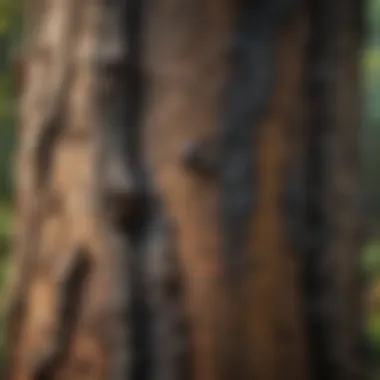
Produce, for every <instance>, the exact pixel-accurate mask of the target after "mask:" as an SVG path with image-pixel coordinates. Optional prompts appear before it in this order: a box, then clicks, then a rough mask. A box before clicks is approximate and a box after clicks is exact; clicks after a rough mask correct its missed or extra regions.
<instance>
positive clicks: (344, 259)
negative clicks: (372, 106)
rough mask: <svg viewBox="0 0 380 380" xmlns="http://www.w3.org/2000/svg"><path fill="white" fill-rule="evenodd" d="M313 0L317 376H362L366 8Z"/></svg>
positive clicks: (310, 116) (311, 278) (312, 311)
mask: <svg viewBox="0 0 380 380" xmlns="http://www.w3.org/2000/svg"><path fill="white" fill-rule="evenodd" d="M309 4H310V6H309V7H310V34H311V35H310V39H309V44H308V54H307V55H308V59H307V64H306V79H307V80H306V91H307V96H306V100H307V107H306V109H307V112H306V115H307V117H306V120H305V121H306V123H307V125H308V134H307V143H306V160H305V162H306V183H307V206H306V228H307V234H306V236H307V239H306V242H305V243H306V245H305V248H306V249H305V258H306V261H305V264H306V265H305V266H304V271H303V275H304V279H305V281H304V290H305V292H306V293H305V294H306V309H305V313H306V317H307V321H308V336H309V345H310V350H311V361H312V363H311V367H312V373H313V376H314V377H313V378H315V379H322V378H323V379H360V378H362V376H363V368H362V367H361V365H362V363H360V356H361V355H360V344H361V339H362V338H361V315H360V311H361V309H362V307H361V294H360V293H361V286H360V281H359V270H360V261H359V252H360V245H361V236H360V235H361V215H360V209H359V206H360V204H359V189H358V185H359V170H358V169H359V168H358V164H359V152H358V148H359V138H360V136H359V126H360V113H359V110H360V98H359V91H360V89H359V73H360V68H359V62H360V59H359V52H360V37H361V6H360V5H359V4H358V3H357V2H355V1H342V2H331V1H313V0H311V1H310V2H309Z"/></svg>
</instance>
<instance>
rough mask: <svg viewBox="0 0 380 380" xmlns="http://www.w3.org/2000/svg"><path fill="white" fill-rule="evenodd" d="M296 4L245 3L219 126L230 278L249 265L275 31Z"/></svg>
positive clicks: (286, 0)
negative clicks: (257, 157) (256, 158)
mask: <svg viewBox="0 0 380 380" xmlns="http://www.w3.org/2000/svg"><path fill="white" fill-rule="evenodd" d="M293 3H294V1H290V0H273V1H267V2H262V1H261V2H256V1H254V2H251V1H241V2H240V10H239V14H238V19H237V23H236V29H235V31H234V34H233V38H232V43H231V49H230V58H231V74H230V80H229V83H228V86H227V88H226V98H225V101H224V103H225V106H224V109H225V110H226V111H225V113H224V114H223V119H222V125H221V154H220V155H221V167H220V186H221V208H222V209H221V219H222V228H223V231H224V233H223V236H224V251H225V255H226V272H227V276H228V277H229V279H230V280H233V279H236V278H238V277H239V273H240V271H241V269H242V267H243V266H244V264H245V257H244V255H245V253H244V250H245V245H246V243H247V232H248V231H247V228H248V224H249V223H248V220H249V217H250V215H251V212H252V207H253V204H254V199H255V195H256V194H257V178H255V177H256V176H257V173H256V174H255V167H254V164H253V154H252V152H253V153H254V150H255V141H254V140H255V139H256V138H257V134H258V126H259V125H260V123H261V122H262V120H263V118H264V117H265V114H266V112H267V110H268V106H269V103H270V97H271V95H272V91H273V88H274V83H275V74H276V68H275V58H276V56H275V55H276V48H277V44H276V42H277V40H276V37H277V33H278V31H279V27H280V26H281V25H282V23H281V22H282V21H283V20H284V18H285V16H286V14H287V13H288V12H289V11H290V10H291V9H292V6H293Z"/></svg>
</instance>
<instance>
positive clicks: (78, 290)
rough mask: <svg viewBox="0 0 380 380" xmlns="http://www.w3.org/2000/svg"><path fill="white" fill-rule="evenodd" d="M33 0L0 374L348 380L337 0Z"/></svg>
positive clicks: (350, 197)
mask: <svg viewBox="0 0 380 380" xmlns="http://www.w3.org/2000/svg"><path fill="white" fill-rule="evenodd" d="M40 3H41V9H42V10H41V12H39V14H38V20H34V21H33V22H32V24H33V25H37V26H38V28H37V29H35V33H34V34H33V38H30V40H29V41H28V56H27V64H26V74H25V75H24V76H23V77H24V78H25V85H24V90H23V99H22V107H21V121H20V124H21V126H20V144H19V148H18V151H19V156H18V164H19V167H18V175H19V181H18V183H17V189H16V190H17V199H16V206H17V207H16V218H17V220H16V224H15V226H16V234H15V237H16V238H15V244H14V255H13V258H14V262H13V264H12V269H13V270H14V273H13V274H12V280H13V281H12V284H11V294H10V300H11V304H10V313H11V314H10V325H9V341H10V347H9V360H8V366H7V373H6V380H50V379H51V380H54V379H61V380H68V379H70V380H77V379H78V380H79V379H81V380H82V379H91V380H105V379H112V380H121V379H133V380H137V379H144V380H145V379H146V380H148V379H157V380H179V379H184V378H188V379H189V380H190V379H196V380H222V379H226V380H230V379H239V380H240V379H241V380H245V379H247V380H248V379H258V380H277V379H284V380H285V379H289V380H290V379H291V380H298V379H299V380H301V379H308V378H310V375H313V378H315V379H318V380H319V379H322V378H327V379H342V380H351V379H354V378H355V379H356V378H357V377H355V376H357V375H356V374H357V369H356V368H354V369H353V370H352V369H347V368H348V367H347V365H346V363H343V361H342V360H349V362H350V363H353V364H355V363H356V362H355V360H356V359H357V357H358V353H357V352H356V351H355V350H356V347H357V342H358V340H359V334H358V326H359V325H358V322H359V317H357V314H358V313H357V312H358V310H359V309H360V305H358V304H357V300H358V297H357V296H356V295H357V292H358V284H357V280H356V271H357V268H358V263H357V260H356V257H357V253H358V250H359V244H358V240H357V238H355V237H353V232H355V231H356V230H357V226H358V224H357V223H358V222H357V220H358V218H356V215H357V212H358V208H357V202H356V195H357V190H356V186H357V178H356V176H357V175H356V171H355V172H354V170H355V169H353V168H352V167H351V162H350V160H353V161H354V162H355V163H356V162H357V158H356V156H355V157H353V158H352V157H351V152H352V151H353V150H354V151H355V149H356V144H357V142H356V140H355V133H356V132H357V130H358V125H359V122H358V118H357V114H358V113H357V111H358V108H359V105H358V104H357V101H356V97H355V96H356V93H357V87H356V86H357V83H358V79H357V71H358V70H357V62H358V58H357V37H356V35H355V33H354V34H352V32H356V27H357V26H356V24H354V23H353V22H352V20H353V19H352V17H353V16H354V14H355V10H354V9H353V8H352V5H351V3H352V4H353V3H354V2H353V1H351V2H350V1H346V2H341V3H342V4H340V3H339V4H340V5H339V6H340V8H341V9H342V13H338V11H339V7H338V6H337V5H333V3H334V2H332V1H330V2H328V1H327V0H322V1H321V0H319V1H316V0H315V1H314V0H309V1H305V2H304V3H301V2H298V1H294V2H292V1H290V2H287V1H280V0H276V1H274V0H273V1H267V2H263V3H262V4H259V2H244V1H241V2H240V1H239V2H238V1H232V0H203V1H193V2H189V1H184V0H181V1H179V0H178V1H164V0H151V1H150V2H139V1H131V0H108V1H105V0H94V1H77V0H45V1H44V2H39V5H38V6H39V7H40ZM42 3H43V4H42ZM330 3H331V4H330ZM342 15H343V16H342ZM35 17H36V16H35ZM338 17H342V18H341V19H340V18H339V19H338ZM325 19H326V23H325V22H324V20H325ZM342 41H343V42H344V45H341V43H342ZM341 46H344V47H341ZM338 48H339V49H338ZM331 73H333V74H334V73H337V74H339V75H337V77H334V78H333V77H332V76H331ZM321 76H322V79H321ZM347 78H350V80H348V79H347ZM348 82H349V84H348ZM305 94H306V95H305ZM346 107H349V109H350V110H351V111H350V112H351V113H350V116H349V118H348V119H346V118H345V117H344V115H345V108H346ZM327 134H328V136H327V137H326V135H327ZM325 138H326V139H327V140H328V142H329V143H331V144H332V145H333V146H334V147H335V148H336V149H334V150H333V151H331V152H330V151H328V152H327V153H326V150H323V149H324V148H323V144H324V139H325ZM329 149H330V148H329ZM327 154H328V156H327ZM330 157H333V159H332V160H333V161H332V162H333V164H331V165H326V163H327V162H328V160H329V159H330ZM328 168H329V169H331V170H328V171H327V170H326V169H328ZM347 181H348V182H349V184H348V185H346V182H347ZM338 182H339V183H338ZM316 190H318V193H316V192H315V191H316ZM342 195H343V196H344V205H343V204H341V203H339V205H335V203H334V202H335V199H336V197H338V198H341V197H342ZM342 203H343V202H342ZM330 205H335V207H334V208H332V206H331V208H329V211H328V212H325V210H326V207H330ZM338 207H339V208H338ZM335 208H336V209H335ZM348 213H349V214H350V215H349V219H350V221H351V224H347V222H346V221H345V218H346V216H345V215H348ZM330 226H333V228H330ZM326 231H327V232H328V235H327V239H325V237H326V236H325V232H326ZM355 236H356V235H355ZM315 241H316V243H315ZM321 242H322V244H320V243H321ZM330 258H332V259H331V260H332V261H334V263H333V264H331V260H330ZM332 266H334V267H332ZM326 278H327V280H326ZM333 297H334V298H333ZM353 299H354V301H352V300H353ZM325 301H326V302H327V303H328V304H329V305H330V306H331V304H332V303H333V302H335V301H336V303H334V306H335V309H336V310H335V309H334V310H333V311H331V310H330V309H331V307H330V308H328V310H327V311H326V307H325V305H324V302H325ZM330 348H332V350H330ZM332 351H334V352H332ZM355 365H356V364H355Z"/></svg>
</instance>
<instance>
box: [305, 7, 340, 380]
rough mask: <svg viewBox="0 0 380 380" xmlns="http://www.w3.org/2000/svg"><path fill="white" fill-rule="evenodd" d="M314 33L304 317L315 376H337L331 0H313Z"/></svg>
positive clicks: (333, 10)
mask: <svg viewBox="0 0 380 380" xmlns="http://www.w3.org/2000/svg"><path fill="white" fill-rule="evenodd" d="M309 11H310V23H311V25H310V29H311V36H310V41H309V46H308V55H307V62H306V67H307V72H306V80H307V83H306V85H307V102H308V110H307V111H308V119H307V122H308V128H309V129H308V131H309V132H308V139H307V156H306V165H307V168H306V191H307V204H306V229H307V235H306V236H307V241H306V245H305V249H306V251H305V257H304V268H303V278H304V279H303V287H304V291H305V302H306V309H305V312H306V323H307V331H308V339H309V349H310V358H311V370H312V378H313V379H316V380H317V379H318V380H319V379H331V380H332V379H338V378H340V377H339V376H340V375H341V372H340V370H341V365H342V363H341V362H340V361H341V358H340V355H339V342H338V341H337V339H336V338H337V334H336V331H337V330H338V329H339V325H338V314H337V312H338V310H337V303H336V302H334V297H336V286H337V284H336V280H335V276H336V269H337V265H338V262H337V257H335V256H334V255H333V253H332V252H329V248H328V247H329V242H330V239H331V233H332V226H331V223H330V220H329V218H328V213H327V209H326V195H327V190H328V188H327V186H328V183H327V181H328V173H329V158H330V157H329V149H331V147H329V145H328V144H329V143H330V142H331V138H332V137H331V133H332V128H333V126H334V123H335V120H334V114H333V110H334V99H333V96H334V88H333V86H334V84H335V83H334V70H335V68H336V64H337V62H336V60H337V56H336V53H337V46H336V44H335V41H336V33H337V29H336V26H337V23H338V20H337V19H336V14H337V12H339V6H337V5H335V6H334V5H333V2H330V1H317V0H310V1H309Z"/></svg>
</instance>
